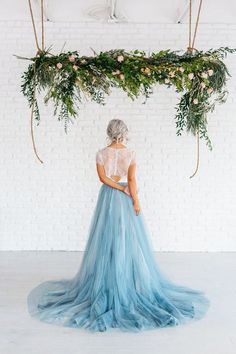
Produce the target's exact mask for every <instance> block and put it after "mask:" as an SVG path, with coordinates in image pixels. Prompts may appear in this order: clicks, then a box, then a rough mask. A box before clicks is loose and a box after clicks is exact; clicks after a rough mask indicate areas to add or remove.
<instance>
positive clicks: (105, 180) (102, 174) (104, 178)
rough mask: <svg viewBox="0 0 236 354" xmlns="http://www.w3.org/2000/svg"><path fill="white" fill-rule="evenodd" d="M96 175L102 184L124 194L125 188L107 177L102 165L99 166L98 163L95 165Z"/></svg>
mask: <svg viewBox="0 0 236 354" xmlns="http://www.w3.org/2000/svg"><path fill="white" fill-rule="evenodd" d="M97 173H98V177H99V179H100V181H101V182H102V183H104V184H107V185H108V186H110V187H112V188H115V189H119V190H120V191H122V192H124V190H125V186H122V185H121V184H119V183H116V182H114V181H113V180H112V179H111V178H109V177H107V176H106V173H105V169H104V167H103V165H100V164H98V163H97Z"/></svg>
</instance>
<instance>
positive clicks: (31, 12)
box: [28, 0, 44, 163]
mask: <svg viewBox="0 0 236 354" xmlns="http://www.w3.org/2000/svg"><path fill="white" fill-rule="evenodd" d="M28 3H29V9H30V16H31V21H32V25H33V31H34V38H35V45H36V48H37V53H36V55H38V54H40V53H41V52H42V51H43V50H44V18H43V0H41V44H42V48H40V47H39V41H38V35H37V31H36V26H35V21H34V14H33V10H32V4H31V0H28ZM35 77H36V66H35V65H34V91H33V103H32V107H31V115H30V133H31V140H32V144H33V149H34V153H35V156H36V157H37V159H38V160H39V161H40V162H41V163H43V161H42V160H41V159H40V157H39V155H38V153H37V150H36V144H35V139H34V125H33V118H34V108H35V98H36V80H35Z"/></svg>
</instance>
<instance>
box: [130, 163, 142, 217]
mask: <svg viewBox="0 0 236 354" xmlns="http://www.w3.org/2000/svg"><path fill="white" fill-rule="evenodd" d="M135 172H136V163H133V164H132V165H130V166H129V169H128V187H129V192H130V195H131V198H132V199H133V207H134V211H135V213H136V215H138V214H139V212H140V206H139V199H138V194H137V182H136V176H135Z"/></svg>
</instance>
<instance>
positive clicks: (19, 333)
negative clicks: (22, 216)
mask: <svg viewBox="0 0 236 354" xmlns="http://www.w3.org/2000/svg"><path fill="white" fill-rule="evenodd" d="M81 257H82V253H80V252H32V251H31V252H0V269H1V279H0V280H1V283H0V313H1V314H0V328H1V330H0V353H1V354H61V353H63V354H72V353H73V354H82V353H83V354H92V353H93V354H95V353H96V354H106V353H108V354H117V353H124V354H136V353H137V354H152V353H155V354H164V353H165V354H178V353H179V354H235V353H236V302H235V300H236V276H235V274H236V254H235V253H157V254H156V257H157V261H158V263H159V266H160V267H161V269H162V271H163V272H165V273H166V274H167V275H168V276H170V277H171V279H172V280H174V281H176V282H177V283H178V284H182V285H187V286H191V287H193V288H196V289H201V290H204V291H205V292H206V294H207V296H208V297H209V298H210V300H211V307H210V309H209V311H208V314H207V316H206V317H205V318H204V319H202V320H201V321H196V322H193V323H191V324H188V325H184V326H179V327H174V328H163V329H157V330H153V331H145V332H142V333H123V332H119V331H115V332H104V333H90V332H87V331H85V330H82V329H72V328H65V327H59V326H54V325H50V324H46V323H43V322H40V321H38V320H35V319H32V318H31V317H30V316H29V315H28V312H27V307H26V297H27V294H28V292H29V291H30V290H31V288H32V287H34V286H36V285H37V284H38V283H40V282H42V281H45V280H50V279H60V278H65V277H67V278H70V277H72V276H73V275H74V274H75V273H76V272H77V270H78V269H79V266H80V262H81Z"/></svg>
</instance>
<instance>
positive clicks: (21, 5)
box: [0, 0, 236, 24]
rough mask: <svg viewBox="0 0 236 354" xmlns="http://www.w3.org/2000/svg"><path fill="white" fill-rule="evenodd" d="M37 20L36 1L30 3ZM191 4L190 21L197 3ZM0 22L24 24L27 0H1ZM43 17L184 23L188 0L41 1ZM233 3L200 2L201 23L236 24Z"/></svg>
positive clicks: (232, 0)
mask: <svg viewBox="0 0 236 354" xmlns="http://www.w3.org/2000/svg"><path fill="white" fill-rule="evenodd" d="M31 2H32V5H33V9H34V13H35V18H36V19H37V18H39V15H40V13H39V9H40V0H31ZM192 2H193V22H194V21H195V18H196V14H197V8H198V4H199V0H192ZM1 3H2V5H3V3H4V6H1V13H0V20H1V21H5V20H10V21H11V20H20V21H27V20H29V19H30V17H29V8H28V1H26V0H24V1H22V0H21V1H19V0H7V1H3V0H1ZM44 4H45V16H46V18H47V19H48V20H49V21H52V22H61V21H63V22H68V21H69V22H87V21H89V22H97V21H102V22H114V23H115V22H124V21H125V22H133V23H134V22H138V23H140V22H141V23H145V22H150V23H152V22H155V23H186V22H188V4H189V1H188V0H165V1H163V0H67V1H64V0H44ZM235 15H236V1H235V0H225V1H219V0H205V1H204V0H203V4H202V12H201V18H200V22H201V23H224V24H225V23H236V16H235Z"/></svg>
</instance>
